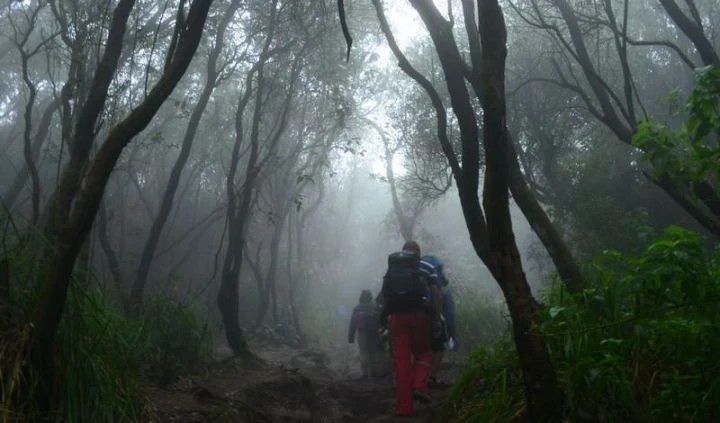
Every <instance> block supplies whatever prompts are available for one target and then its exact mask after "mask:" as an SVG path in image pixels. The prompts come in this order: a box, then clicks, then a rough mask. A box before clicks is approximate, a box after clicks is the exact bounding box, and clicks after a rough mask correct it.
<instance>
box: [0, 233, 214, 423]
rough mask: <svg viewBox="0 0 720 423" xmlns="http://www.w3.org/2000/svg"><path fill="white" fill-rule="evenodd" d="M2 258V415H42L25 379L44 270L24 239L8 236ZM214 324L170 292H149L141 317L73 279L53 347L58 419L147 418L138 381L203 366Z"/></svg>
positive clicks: (167, 379) (173, 376) (26, 418)
mask: <svg viewBox="0 0 720 423" xmlns="http://www.w3.org/2000/svg"><path fill="white" fill-rule="evenodd" d="M0 253H1V254H0V259H2V260H5V262H6V263H8V264H9V266H8V268H9V271H8V275H9V283H8V288H9V289H8V291H7V292H6V295H5V296H4V298H0V300H1V301H0V332H1V333H0V337H2V339H3V342H2V343H1V345H0V387H1V388H2V391H0V394H1V398H0V399H1V401H0V404H2V406H0V421H34V420H40V419H42V418H43V417H44V416H39V415H37V413H36V411H35V410H36V407H35V406H34V405H33V403H30V402H28V401H29V399H30V398H32V397H33V395H32V392H33V391H32V390H33V388H34V386H36V385H37V381H36V380H33V378H34V376H32V375H31V376H30V380H24V379H23V372H22V366H23V363H24V362H25V361H26V360H27V357H26V346H27V344H28V341H29V339H30V336H31V332H32V326H31V325H30V323H29V322H30V319H31V316H32V313H33V312H34V310H33V306H34V304H35V301H36V299H37V292H38V285H39V281H41V280H42V278H41V272H40V271H39V269H37V268H36V267H35V266H34V263H35V260H33V259H32V249H31V248H27V245H26V244H25V243H24V240H22V239H19V238H16V242H14V243H11V242H6V243H5V244H4V245H3V247H2V251H0ZM210 344H211V343H210V339H209V332H208V330H207V328H206V326H205V324H204V323H202V322H201V321H200V320H199V319H198V317H197V313H196V312H195V310H194V309H193V308H192V307H190V306H186V305H180V304H178V302H177V300H175V299H171V298H154V299H149V300H148V301H147V302H146V304H145V307H144V311H143V312H142V314H141V316H140V317H138V318H137V319H132V318H128V317H126V316H125V315H124V314H123V313H122V312H120V311H119V310H118V309H117V308H115V307H114V306H113V305H112V304H111V303H110V302H109V301H107V299H106V298H105V297H104V296H103V295H102V294H101V290H100V289H99V288H98V287H97V286H87V285H85V286H83V285H81V284H80V283H79V281H76V280H74V281H73V284H72V285H71V288H70V290H69V292H68V298H67V303H66V307H65V313H64V315H63V320H62V322H61V325H60V328H59V331H58V334H57V343H56V349H55V357H53V361H54V362H55V367H56V373H57V375H58V378H57V380H58V381H59V382H58V386H57V389H56V391H59V393H60V400H59V402H58V406H59V410H57V416H56V418H54V420H60V421H69V422H80V421H82V422H85V421H92V422H115V421H140V420H143V416H142V409H143V405H144V400H143V398H142V394H141V390H140V384H141V383H159V384H165V383H169V382H172V381H174V380H176V379H177V378H178V377H180V376H182V375H185V374H187V373H190V372H193V371H197V370H199V369H200V368H201V367H202V366H203V365H204V364H205V363H206V362H207V361H208V359H209V357H210Z"/></svg>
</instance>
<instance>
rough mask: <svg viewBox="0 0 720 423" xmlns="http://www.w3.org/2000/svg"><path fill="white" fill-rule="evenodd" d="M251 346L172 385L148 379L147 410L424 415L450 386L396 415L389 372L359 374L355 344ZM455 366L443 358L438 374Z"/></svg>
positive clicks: (226, 414) (192, 414)
mask: <svg viewBox="0 0 720 423" xmlns="http://www.w3.org/2000/svg"><path fill="white" fill-rule="evenodd" d="M251 347H252V351H253V352H254V353H255V354H256V358H252V359H240V358H232V357H230V358H226V359H224V360H220V361H218V362H216V363H214V364H212V365H210V366H209V367H208V369H207V371H206V372H205V373H204V374H201V375H196V376H193V377H188V378H183V379H181V380H180V381H178V382H176V383H174V384H172V385H170V386H167V387H162V388H161V387H157V386H146V387H145V388H144V393H145V396H146V398H147V401H148V402H147V404H148V405H147V407H146V409H145V412H144V413H145V415H146V416H147V418H148V419H149V420H154V421H159V422H378V423H380V422H393V421H396V420H398V421H403V422H427V421H432V419H433V415H434V413H435V411H436V410H437V408H438V406H439V405H440V403H441V401H442V399H443V398H444V397H445V396H446V395H447V392H448V390H449V388H448V387H445V388H441V389H433V390H432V391H431V394H432V398H433V402H432V403H430V404H425V405H421V404H419V403H418V402H415V414H414V416H413V417H412V418H409V419H408V418H403V419H396V418H395V417H394V387H393V384H392V378H391V376H390V375H388V376H386V377H383V378H376V379H365V378H361V377H360V374H359V364H358V361H357V359H358V356H357V351H356V350H357V347H356V345H347V346H325V347H322V348H321V347H315V348H291V347H289V346H286V345H278V344H273V345H269V344H267V343H259V342H256V343H254V344H252V345H251ZM227 353H229V351H225V352H221V355H229V354H227ZM355 368H358V369H357V370H356V369H355ZM458 368H459V367H458V366H457V365H453V364H448V365H445V366H444V368H443V371H442V372H441V373H440V375H439V377H441V378H442V379H443V380H447V379H445V378H451V375H452V374H454V373H456V372H457V369H458Z"/></svg>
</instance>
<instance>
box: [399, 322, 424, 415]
mask: <svg viewBox="0 0 720 423" xmlns="http://www.w3.org/2000/svg"><path fill="white" fill-rule="evenodd" d="M390 339H391V341H392V349H393V376H394V379H395V414H410V413H412V411H413V398H412V391H413V388H414V389H419V390H421V391H425V392H427V389H428V388H427V378H428V373H429V371H430V361H431V359H432V351H431V349H430V316H429V315H428V314H427V313H426V312H423V311H415V312H409V313H393V314H391V315H390Z"/></svg>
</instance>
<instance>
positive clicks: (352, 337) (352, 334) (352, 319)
mask: <svg viewBox="0 0 720 423" xmlns="http://www.w3.org/2000/svg"><path fill="white" fill-rule="evenodd" d="M355 313H357V310H353V312H352V315H351V316H350V327H349V328H348V343H350V344H352V343H353V342H355V331H356V330H357V328H356V327H355Z"/></svg>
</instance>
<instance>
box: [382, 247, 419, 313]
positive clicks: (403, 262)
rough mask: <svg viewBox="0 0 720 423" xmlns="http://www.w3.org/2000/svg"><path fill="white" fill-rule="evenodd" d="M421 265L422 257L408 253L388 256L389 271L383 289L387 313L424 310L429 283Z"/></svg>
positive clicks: (400, 252) (401, 252) (403, 252)
mask: <svg viewBox="0 0 720 423" xmlns="http://www.w3.org/2000/svg"><path fill="white" fill-rule="evenodd" d="M419 265H420V257H418V256H417V255H416V254H413V253H410V252H407V251H399V252H397V253H392V254H390V256H388V270H387V272H386V273H385V277H384V278H383V288H382V293H383V297H384V301H385V312H386V313H393V312H405V311H414V310H418V309H420V308H422V306H423V303H424V301H425V300H426V298H427V283H426V280H425V278H424V277H422V274H421V273H420V269H419Z"/></svg>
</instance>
